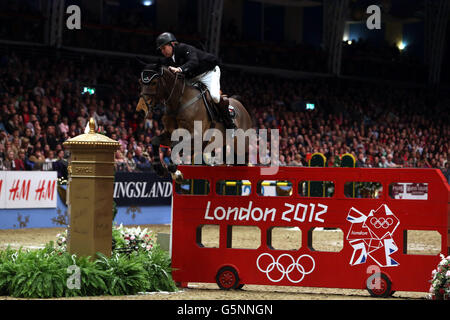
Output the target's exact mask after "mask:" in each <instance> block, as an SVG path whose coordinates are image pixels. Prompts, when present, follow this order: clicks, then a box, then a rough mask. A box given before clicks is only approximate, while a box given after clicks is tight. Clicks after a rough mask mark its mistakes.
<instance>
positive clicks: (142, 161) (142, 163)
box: [133, 147, 151, 171]
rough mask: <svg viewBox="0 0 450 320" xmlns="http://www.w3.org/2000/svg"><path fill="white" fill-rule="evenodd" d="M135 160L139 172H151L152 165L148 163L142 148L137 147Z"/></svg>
mask: <svg viewBox="0 0 450 320" xmlns="http://www.w3.org/2000/svg"><path fill="white" fill-rule="evenodd" d="M133 160H134V162H135V163H136V168H137V169H138V170H140V171H150V170H151V164H150V162H149V161H148V159H147V158H146V157H144V156H143V154H142V149H141V147H136V150H135V155H134V157H133Z"/></svg>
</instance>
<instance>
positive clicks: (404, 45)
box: [397, 41, 406, 51]
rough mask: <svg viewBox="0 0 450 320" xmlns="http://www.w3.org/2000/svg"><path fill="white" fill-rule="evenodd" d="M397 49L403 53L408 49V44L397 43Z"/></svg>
mask: <svg viewBox="0 0 450 320" xmlns="http://www.w3.org/2000/svg"><path fill="white" fill-rule="evenodd" d="M397 48H398V49H399V50H400V51H403V50H404V49H405V48H406V43H404V42H403V41H400V42H399V43H397Z"/></svg>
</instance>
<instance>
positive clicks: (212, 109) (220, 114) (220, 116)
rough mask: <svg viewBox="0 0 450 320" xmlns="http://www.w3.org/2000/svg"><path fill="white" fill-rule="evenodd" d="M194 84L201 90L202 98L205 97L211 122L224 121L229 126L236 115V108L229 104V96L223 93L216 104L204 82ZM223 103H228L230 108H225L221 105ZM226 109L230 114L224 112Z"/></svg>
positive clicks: (204, 101) (204, 100)
mask: <svg viewBox="0 0 450 320" xmlns="http://www.w3.org/2000/svg"><path fill="white" fill-rule="evenodd" d="M193 86H194V88H196V89H197V90H199V91H200V95H201V98H202V99H203V103H204V104H205V107H206V111H207V112H208V115H209V118H210V120H211V123H215V122H222V123H224V124H225V126H226V127H228V126H229V122H230V121H233V120H232V119H233V118H234V117H235V113H234V108H233V107H232V106H231V105H229V102H228V97H227V96H225V95H222V96H221V99H220V102H219V104H216V103H215V102H214V101H213V100H212V98H211V95H210V94H209V91H208V89H207V87H206V86H205V85H204V84H203V83H201V82H196V83H194V84H193ZM221 103H224V104H226V105H227V106H228V109H226V110H224V109H225V108H223V107H221V105H220V104H221ZM226 111H228V114H224V113H225V112H226Z"/></svg>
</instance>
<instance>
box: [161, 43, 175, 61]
mask: <svg viewBox="0 0 450 320" xmlns="http://www.w3.org/2000/svg"><path fill="white" fill-rule="evenodd" d="M161 53H162V54H163V56H164V57H166V58H170V57H171V56H172V54H173V47H172V46H171V45H170V44H165V45H163V46H162V47H161Z"/></svg>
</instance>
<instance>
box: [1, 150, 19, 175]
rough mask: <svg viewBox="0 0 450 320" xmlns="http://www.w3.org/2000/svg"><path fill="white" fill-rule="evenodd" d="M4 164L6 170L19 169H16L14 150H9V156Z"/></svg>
mask: <svg viewBox="0 0 450 320" xmlns="http://www.w3.org/2000/svg"><path fill="white" fill-rule="evenodd" d="M3 166H4V168H5V170H7V171H11V170H18V169H16V162H15V156H14V151H12V150H9V151H8V152H7V157H6V159H5V161H4V163H3Z"/></svg>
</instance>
